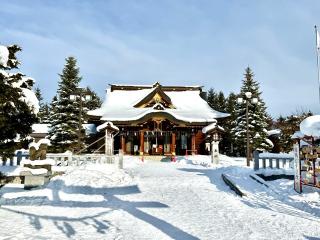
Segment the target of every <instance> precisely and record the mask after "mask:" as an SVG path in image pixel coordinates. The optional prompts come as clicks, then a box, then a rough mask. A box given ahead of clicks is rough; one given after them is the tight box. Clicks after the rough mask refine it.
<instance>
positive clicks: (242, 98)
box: [237, 92, 258, 166]
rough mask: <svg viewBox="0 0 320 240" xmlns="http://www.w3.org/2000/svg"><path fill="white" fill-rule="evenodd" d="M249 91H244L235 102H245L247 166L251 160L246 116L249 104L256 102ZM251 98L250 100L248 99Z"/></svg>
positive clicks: (247, 118)
mask: <svg viewBox="0 0 320 240" xmlns="http://www.w3.org/2000/svg"><path fill="white" fill-rule="evenodd" d="M251 98H252V93H251V92H245V94H244V95H243V96H242V97H239V98H238V99H237V102H238V103H239V104H241V103H243V102H244V103H246V128H247V130H246V133H247V166H250V160H251V154H250V142H249V117H248V110H249V104H257V103H258V98H252V99H251ZM250 99H251V101H250Z"/></svg>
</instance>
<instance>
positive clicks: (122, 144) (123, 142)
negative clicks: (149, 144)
mask: <svg viewBox="0 0 320 240" xmlns="http://www.w3.org/2000/svg"><path fill="white" fill-rule="evenodd" d="M121 150H122V153H123V154H125V153H126V139H125V137H124V135H122V136H121Z"/></svg>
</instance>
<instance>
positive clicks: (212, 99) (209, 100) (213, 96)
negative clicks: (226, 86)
mask: <svg viewBox="0 0 320 240" xmlns="http://www.w3.org/2000/svg"><path fill="white" fill-rule="evenodd" d="M216 99H217V93H216V92H215V91H214V89H213V88H210V89H209V91H208V97H207V103H208V104H209V106H210V107H211V108H213V109H215V107H216ZM215 110H216V109H215Z"/></svg>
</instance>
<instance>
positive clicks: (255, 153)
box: [253, 150, 259, 171]
mask: <svg viewBox="0 0 320 240" xmlns="http://www.w3.org/2000/svg"><path fill="white" fill-rule="evenodd" d="M253 158H254V165H253V169H254V170H255V171H257V170H259V152H258V151H257V150H254V151H253Z"/></svg>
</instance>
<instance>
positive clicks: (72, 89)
mask: <svg viewBox="0 0 320 240" xmlns="http://www.w3.org/2000/svg"><path fill="white" fill-rule="evenodd" d="M59 76H60V82H59V84H58V86H59V88H58V97H57V98H55V99H54V101H53V102H52V104H51V112H52V117H51V130H50V133H49V135H50V139H51V143H52V145H53V147H54V148H55V150H56V151H60V152H61V151H62V152H64V151H66V150H71V151H74V150H76V149H77V150H80V149H81V148H82V147H83V145H81V146H80V142H79V139H80V141H81V142H83V141H82V140H83V138H84V129H83V128H82V125H81V124H79V123H80V122H81V123H83V122H84V119H83V114H82V116H81V117H82V119H79V118H80V115H81V114H80V112H79V111H80V101H79V100H78V99H76V98H73V99H71V96H75V95H77V94H78V85H79V82H80V81H81V77H80V76H79V68H78V67H77V60H76V59H75V58H74V57H68V58H66V64H65V66H64V69H63V70H62V74H59Z"/></svg>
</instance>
